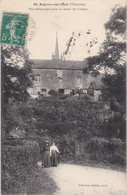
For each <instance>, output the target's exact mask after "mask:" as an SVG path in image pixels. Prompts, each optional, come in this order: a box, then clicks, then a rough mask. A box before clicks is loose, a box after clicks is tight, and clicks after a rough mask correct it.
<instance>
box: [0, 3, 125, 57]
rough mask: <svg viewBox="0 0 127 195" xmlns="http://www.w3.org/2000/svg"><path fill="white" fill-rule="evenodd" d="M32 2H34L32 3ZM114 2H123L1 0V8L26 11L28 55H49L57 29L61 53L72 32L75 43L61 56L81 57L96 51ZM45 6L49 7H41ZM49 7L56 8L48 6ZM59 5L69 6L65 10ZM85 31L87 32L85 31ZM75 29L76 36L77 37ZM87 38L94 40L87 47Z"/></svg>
mask: <svg viewBox="0 0 127 195" xmlns="http://www.w3.org/2000/svg"><path fill="white" fill-rule="evenodd" d="M34 3H38V5H36V6H34V5H33V4H34ZM46 3H48V4H49V3H52V4H54V3H64V4H65V5H64V6H61V5H59V6H58V5H57V6H55V5H47V6H44V4H46ZM39 4H40V5H39ZM67 4H68V5H67ZM73 4H74V5H73ZM76 4H79V5H76ZM80 4H82V6H81V5H80ZM116 4H119V5H125V0H112V1H111V0H75V1H74V0H73V1H72V0H52V1H51V0H40V1H39V0H18V1H17V0H2V6H1V7H2V10H1V11H2V12H4V11H8V12H19V13H28V14H29V16H30V21H29V27H28V36H27V43H26V47H27V48H28V50H29V52H30V58H31V59H51V57H52V53H54V51H55V41H56V32H58V42H59V50H60V55H61V54H62V53H63V52H64V51H66V49H67V45H66V43H67V42H68V41H69V39H70V37H71V36H72V33H73V32H74V36H75V39H76V42H75V45H74V46H73V47H71V49H70V52H69V53H68V55H66V56H65V57H66V59H68V60H83V59H84V58H86V57H88V56H89V55H91V56H92V55H96V54H97V53H98V51H99V48H100V45H101V43H102V42H103V41H104V39H105V29H104V24H105V23H106V22H107V21H108V20H109V17H110V15H111V10H112V8H113V7H114V6H115V5H116ZM47 8H48V9H51V10H48V11H47V10H44V9H47ZM53 8H57V9H58V10H52V9H53ZM63 8H68V9H71V10H68V11H67V10H63ZM73 8H75V9H77V10H73ZM59 9H62V10H59ZM2 12H1V16H2ZM31 30H32V31H31ZM88 31H89V32H90V34H87V32H88ZM31 32H33V35H32V37H30V33H31ZM79 32H80V37H78V33H79ZM91 40H97V41H96V42H97V43H96V44H94V45H93V46H92V47H91V48H90V51H89V44H90V41H91ZM87 43H88V44H87ZM87 45H88V46H87ZM88 51H89V52H88Z"/></svg>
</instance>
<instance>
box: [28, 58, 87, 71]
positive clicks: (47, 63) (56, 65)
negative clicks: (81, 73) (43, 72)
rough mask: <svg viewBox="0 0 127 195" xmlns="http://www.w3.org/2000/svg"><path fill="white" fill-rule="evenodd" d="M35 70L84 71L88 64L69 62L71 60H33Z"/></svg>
mask: <svg viewBox="0 0 127 195" xmlns="http://www.w3.org/2000/svg"><path fill="white" fill-rule="evenodd" d="M32 62H33V64H32V68H33V69H65V70H69V69H72V70H83V69H84V68H85V67H86V65H87V63H86V62H85V61H72V60H71V61H69V60H57V59H52V60H38V59H33V60H32Z"/></svg>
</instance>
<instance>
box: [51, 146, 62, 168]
mask: <svg viewBox="0 0 127 195" xmlns="http://www.w3.org/2000/svg"><path fill="white" fill-rule="evenodd" d="M58 153H59V154H60V151H59V150H58V148H57V146H56V145H55V143H53V144H52V146H51V147H50V156H51V165H52V166H57V165H58Z"/></svg>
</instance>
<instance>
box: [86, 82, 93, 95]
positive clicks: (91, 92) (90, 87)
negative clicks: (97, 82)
mask: <svg viewBox="0 0 127 195" xmlns="http://www.w3.org/2000/svg"><path fill="white" fill-rule="evenodd" d="M87 93H88V95H91V96H93V95H94V86H93V83H92V82H91V83H90V85H89V88H88V90H87Z"/></svg>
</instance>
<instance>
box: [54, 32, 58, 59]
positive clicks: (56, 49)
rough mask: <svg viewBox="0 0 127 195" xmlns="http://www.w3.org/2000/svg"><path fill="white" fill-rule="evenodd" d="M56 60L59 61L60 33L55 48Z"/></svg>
mask: <svg viewBox="0 0 127 195" xmlns="http://www.w3.org/2000/svg"><path fill="white" fill-rule="evenodd" d="M54 59H57V60H58V59H59V45H58V32H56V46H55V55H54Z"/></svg>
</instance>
